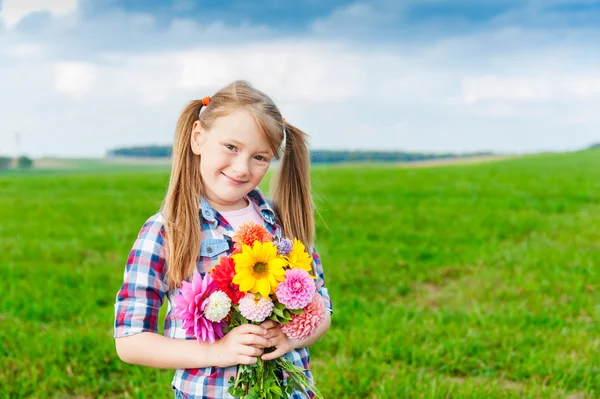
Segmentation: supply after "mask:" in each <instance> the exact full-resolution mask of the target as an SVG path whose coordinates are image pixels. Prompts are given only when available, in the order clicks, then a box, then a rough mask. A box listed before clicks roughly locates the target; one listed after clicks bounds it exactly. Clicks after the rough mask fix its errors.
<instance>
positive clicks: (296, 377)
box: [174, 222, 325, 399]
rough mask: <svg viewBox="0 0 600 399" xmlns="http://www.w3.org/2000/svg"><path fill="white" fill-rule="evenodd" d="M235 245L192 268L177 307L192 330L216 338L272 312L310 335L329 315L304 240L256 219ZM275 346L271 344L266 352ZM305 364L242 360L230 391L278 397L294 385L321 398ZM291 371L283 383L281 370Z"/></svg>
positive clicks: (247, 397)
mask: <svg viewBox="0 0 600 399" xmlns="http://www.w3.org/2000/svg"><path fill="white" fill-rule="evenodd" d="M233 242H234V251H233V253H232V255H231V256H226V257H222V258H221V259H219V263H218V265H217V266H215V267H214V268H213V269H212V270H211V271H210V273H207V274H205V275H204V278H202V276H201V275H200V274H199V273H194V276H193V278H192V282H191V283H190V282H187V281H183V283H182V288H181V293H180V294H179V295H177V296H176V297H175V299H174V300H175V309H174V312H175V315H176V316H177V317H179V318H180V319H182V326H183V328H184V329H185V330H186V333H187V334H188V336H193V337H194V338H196V339H197V340H198V341H199V342H210V343H213V342H215V340H217V339H219V338H221V337H223V336H224V335H225V334H226V333H227V332H228V331H230V330H231V329H233V328H234V327H237V326H240V325H242V324H245V323H253V324H260V323H262V322H263V321H266V320H273V321H275V322H276V323H279V324H280V327H281V330H282V332H283V333H284V334H285V335H287V336H288V337H289V338H291V339H294V340H302V339H306V338H308V337H309V336H311V335H312V334H313V333H314V332H315V331H316V330H317V327H318V326H319V325H320V324H321V322H322V321H323V320H324V318H325V304H324V302H323V299H322V297H321V295H319V294H318V293H317V290H316V285H315V281H314V280H315V277H314V276H313V275H312V257H311V256H310V255H309V254H308V253H307V252H306V249H305V247H304V244H302V243H301V242H300V241H299V240H297V239H293V240H290V239H288V238H278V237H273V236H272V235H271V234H269V232H268V231H267V229H265V228H264V227H263V226H260V225H258V224H256V223H254V222H250V223H244V224H242V225H241V226H240V228H239V229H238V231H237V232H236V233H235V235H234V236H233ZM270 350H272V349H271V348H267V349H266V352H268V351H270ZM304 372H305V370H304V369H303V368H301V367H298V366H296V365H294V364H292V363H291V362H289V361H287V360H285V359H284V358H283V357H280V358H277V359H273V360H266V361H265V360H262V359H259V360H258V362H257V363H256V364H252V365H239V367H238V372H237V378H235V379H234V378H233V377H232V378H231V380H230V381H229V382H230V384H231V386H230V387H229V393H230V394H232V395H233V396H237V397H242V398H244V399H259V398H260V399H276V398H281V397H287V396H289V395H290V394H291V393H292V391H293V390H298V391H300V392H304V393H305V394H306V395H307V396H308V394H307V390H310V391H312V392H313V393H314V394H315V395H316V397H317V398H322V395H321V394H320V393H319V391H318V390H317V388H316V387H315V386H314V384H313V383H312V382H311V381H310V380H309V379H308V378H307V377H306V375H305V374H304ZM284 375H287V379H286V381H285V383H284V381H283V376H284Z"/></svg>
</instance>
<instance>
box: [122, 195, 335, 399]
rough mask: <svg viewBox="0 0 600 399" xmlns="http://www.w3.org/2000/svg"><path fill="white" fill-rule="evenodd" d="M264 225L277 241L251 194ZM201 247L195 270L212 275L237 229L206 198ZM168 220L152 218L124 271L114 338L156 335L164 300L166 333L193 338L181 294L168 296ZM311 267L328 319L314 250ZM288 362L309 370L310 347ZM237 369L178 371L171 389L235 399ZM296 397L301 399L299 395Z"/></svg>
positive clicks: (270, 219) (268, 214)
mask: <svg viewBox="0 0 600 399" xmlns="http://www.w3.org/2000/svg"><path fill="white" fill-rule="evenodd" d="M248 197H249V198H250V200H251V201H252V203H253V204H254V205H255V206H256V208H257V210H259V213H260V214H261V215H262V217H263V219H264V221H265V227H266V228H267V229H268V230H269V232H270V233H271V234H273V235H275V236H281V229H280V227H279V225H278V223H277V221H276V220H275V213H274V212H273V209H272V208H271V206H270V205H269V203H268V202H267V200H266V199H265V198H264V197H263V195H262V193H261V192H260V190H259V189H258V188H257V189H255V190H253V191H251V192H250V193H249V194H248ZM200 208H201V214H200V218H201V226H202V242H201V249H200V257H199V259H198V263H197V265H196V269H197V270H198V272H200V273H205V272H207V271H210V269H211V268H212V267H213V266H215V265H216V264H217V263H218V261H219V258H220V257H221V256H225V255H230V254H231V252H232V250H233V245H232V240H231V237H232V236H233V233H234V231H233V228H232V227H231V226H230V225H229V223H228V222H227V221H226V220H225V219H224V218H223V217H222V216H221V215H220V214H219V213H218V212H217V211H215V210H214V209H213V208H212V207H211V206H210V205H209V204H208V203H207V202H206V201H205V200H204V199H202V200H201V204H200ZM165 240H166V238H165V228H164V218H163V216H162V215H161V213H157V214H155V215H154V216H152V217H150V218H149V219H148V220H147V221H146V223H145V224H144V226H143V227H142V229H141V231H140V233H139V235H138V237H137V240H136V241H135V243H134V245H133V248H132V250H131V252H130V253H129V258H128V259H127V264H126V266H125V273H124V282H123V286H122V287H121V289H120V290H119V292H118V293H117V298H116V304H115V330H114V336H115V338H117V337H126V336H129V335H133V334H138V333H141V332H146V331H148V332H153V333H157V332H158V313H159V309H160V307H161V305H162V304H163V301H164V300H165V296H166V299H167V301H168V309H167V315H166V319H165V325H164V334H165V336H167V337H169V338H174V339H194V338H191V337H186V334H185V330H184V329H183V328H182V327H181V320H179V319H177V318H175V316H174V315H173V314H172V310H173V308H174V307H175V303H174V301H173V298H174V297H175V296H176V295H177V294H178V293H179V289H174V290H171V291H169V290H168V286H167V283H166V279H165V272H166V267H167V265H166V242H165ZM312 257H313V266H314V270H315V271H316V275H317V280H316V284H317V289H318V292H319V293H320V294H321V296H322V297H323V299H324V300H325V305H326V308H327V311H328V312H329V314H331V313H332V306H331V300H330V298H329V293H328V291H327V288H325V281H324V277H323V267H322V265H321V261H320V259H319V255H318V254H317V252H316V251H314V250H313V251H312ZM284 357H285V358H286V359H287V360H289V361H290V362H292V363H294V364H295V365H297V366H300V367H302V368H304V369H306V370H307V371H306V375H307V376H308V377H309V378H311V379H312V375H311V373H310V371H309V352H308V348H300V349H296V350H293V351H292V352H290V353H287V354H286V355H284ZM236 373H237V367H236V366H233V367H227V368H219V367H207V368H200V369H177V371H176V372H175V376H174V377H173V381H172V385H173V388H174V389H176V390H177V391H179V393H181V394H183V395H184V396H185V397H188V398H198V399H200V398H202V399H213V398H214V399H221V398H234V397H233V396H231V395H230V394H229V392H228V391H227V390H228V388H229V378H230V377H235V376H236ZM292 397H293V398H302V395H301V394H300V393H298V392H295V393H294V395H293V396H292Z"/></svg>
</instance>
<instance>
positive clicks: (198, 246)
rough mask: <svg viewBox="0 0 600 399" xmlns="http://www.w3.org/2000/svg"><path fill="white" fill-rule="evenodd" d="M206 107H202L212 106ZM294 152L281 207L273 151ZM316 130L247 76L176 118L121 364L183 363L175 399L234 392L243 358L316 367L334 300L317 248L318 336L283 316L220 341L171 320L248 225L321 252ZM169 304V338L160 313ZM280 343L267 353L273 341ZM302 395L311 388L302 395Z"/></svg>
mask: <svg viewBox="0 0 600 399" xmlns="http://www.w3.org/2000/svg"><path fill="white" fill-rule="evenodd" d="M201 111H202V112H201ZM280 152H282V153H283V158H282V160H281V163H280V166H279V173H278V175H277V178H276V182H275V189H274V195H273V202H271V201H269V200H267V199H266V198H265V197H264V196H263V194H262V193H261V192H260V190H259V189H258V187H257V186H258V184H259V183H260V182H261V180H262V178H263V177H264V175H265V173H266V172H267V170H268V169H269V165H270V163H271V161H272V159H273V158H278V159H279V157H280ZM309 166H310V162H309V154H308V149H307V144H306V135H305V134H304V133H303V132H302V131H300V130H299V129H297V128H295V127H294V126H292V125H290V124H286V122H285V120H284V119H283V118H282V117H281V113H280V112H279V110H278V109H277V107H276V106H275V104H274V103H273V101H272V100H271V99H270V98H269V97H268V96H267V95H265V94H264V93H262V92H260V91H259V90H257V89H255V88H253V87H252V86H250V84H248V83H247V82H243V81H235V82H233V83H231V84H229V85H228V86H226V87H224V88H223V89H221V90H219V91H218V92H217V93H216V94H215V95H214V96H213V97H205V98H204V99H202V100H197V101H192V102H191V103H190V104H189V105H188V106H187V107H186V108H185V109H184V110H183V112H182V114H181V116H180V118H179V121H178V123H177V129H176V132H175V141H174V143H173V166H172V170H171V178H170V182H169V188H168V191H167V194H166V197H165V199H164V202H163V205H162V208H161V211H160V212H159V213H157V214H155V215H154V216H152V217H150V218H149V219H148V220H147V221H146V223H145V224H144V225H143V227H142V229H141V231H140V233H139V235H138V238H137V240H136V241H135V243H134V245H133V249H132V250H131V252H130V254H129V258H128V260H127V264H126V267H125V275H124V283H123V286H122V287H121V289H120V291H119V292H118V294H117V298H116V304H115V333H114V336H115V340H116V349H117V353H118V355H119V358H121V360H123V361H125V362H127V363H131V364H139V365H144V366H150V367H158V368H176V369H177V371H176V373H175V376H174V378H173V381H172V386H173V389H174V390H175V397H176V398H203V399H210V398H215V399H217V398H219V399H220V398H233V397H232V396H231V395H230V394H229V393H228V388H229V379H230V378H231V377H235V375H236V373H237V365H239V364H253V363H256V361H257V360H258V358H259V357H262V359H265V360H270V359H274V358H277V357H279V356H285V357H286V359H287V360H289V361H291V362H293V363H294V364H295V365H297V366H300V367H303V368H304V369H306V370H307V371H306V374H307V376H308V377H309V378H312V376H311V374H310V371H308V370H309V353H308V349H307V347H308V346H309V345H311V344H313V343H314V342H316V341H317V340H318V339H319V338H320V337H321V336H322V335H323V334H325V332H326V331H327V330H328V328H329V325H330V323H331V300H330V298H329V294H328V292H327V289H326V288H325V283H324V279H323V269H322V266H321V262H320V260H319V256H318V255H317V253H316V252H315V251H314V249H313V250H312V257H313V260H314V262H313V268H314V272H315V275H316V276H317V280H316V283H317V289H318V291H319V293H320V294H321V295H322V296H323V299H324V300H325V304H326V308H327V310H328V312H327V313H328V314H327V315H326V318H325V321H324V322H323V323H322V324H321V325H320V327H319V328H318V330H317V332H316V333H315V334H314V335H313V336H311V337H309V338H307V339H305V340H302V341H294V340H291V339H289V338H288V337H287V336H286V335H285V334H283V333H282V331H281V329H280V328H279V327H278V325H277V324H276V323H275V322H273V321H266V322H264V323H262V324H261V325H260V326H259V325H253V324H247V325H243V326H240V327H236V328H234V329H233V330H231V331H230V332H229V333H228V334H226V335H225V336H224V337H223V338H222V339H220V340H218V341H217V342H215V343H214V344H208V343H198V342H197V341H196V340H194V339H193V338H191V337H186V335H185V331H184V330H183V329H182V326H181V321H180V320H178V319H176V318H175V317H174V316H172V312H171V311H172V309H173V307H174V302H173V298H174V296H175V295H177V294H178V292H179V289H178V288H179V287H181V282H182V280H184V279H189V278H191V276H192V274H193V272H194V270H197V271H198V272H200V273H205V272H208V271H210V269H211V268H212V267H213V266H215V265H216V264H217V263H218V261H219V258H220V257H221V256H224V255H229V254H230V253H231V252H232V251H233V245H232V236H233V233H234V230H235V229H237V227H238V226H239V225H240V224H241V223H243V222H245V221H256V222H258V223H261V224H263V225H264V226H265V227H266V228H267V229H268V230H269V232H270V233H271V234H273V235H275V236H287V237H297V238H298V239H299V240H301V241H302V242H304V243H305V245H306V247H307V248H314V247H313V242H314V230H315V229H314V215H313V211H314V210H313V203H312V199H311V194H310V178H309V177H310V176H309ZM165 299H167V301H168V310H167V315H166V319H165V326H164V332H165V336H162V335H159V334H158V333H157V331H158V328H157V327H158V326H157V324H158V313H159V309H160V307H161V305H162V303H163V301H164V300H165ZM269 347H275V350H274V351H273V352H271V353H267V354H264V355H263V350H264V348H269ZM292 397H293V398H301V397H302V395H301V394H300V393H298V392H294V394H293V395H292Z"/></svg>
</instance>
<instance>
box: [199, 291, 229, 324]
mask: <svg viewBox="0 0 600 399" xmlns="http://www.w3.org/2000/svg"><path fill="white" fill-rule="evenodd" d="M230 309H231V299H229V297H228V296H227V294H225V293H224V292H223V291H215V292H213V293H212V294H210V296H209V297H208V304H207V305H206V308H205V309H204V317H206V318H207V319H208V320H210V321H212V322H214V323H218V322H220V321H221V320H223V319H224V318H225V316H227V314H228V313H229V310H230Z"/></svg>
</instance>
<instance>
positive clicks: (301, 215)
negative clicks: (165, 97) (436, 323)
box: [161, 80, 315, 289]
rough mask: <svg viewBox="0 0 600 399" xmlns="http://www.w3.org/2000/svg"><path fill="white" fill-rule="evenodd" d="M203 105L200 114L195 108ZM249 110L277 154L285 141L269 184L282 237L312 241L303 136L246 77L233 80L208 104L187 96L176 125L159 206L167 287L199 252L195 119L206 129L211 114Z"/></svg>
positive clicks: (181, 276) (182, 274)
mask: <svg viewBox="0 0 600 399" xmlns="http://www.w3.org/2000/svg"><path fill="white" fill-rule="evenodd" d="M202 108H205V109H204V111H202V113H200V111H201V110H202ZM239 108H243V109H245V110H247V111H249V112H250V113H251V114H252V116H253V117H254V120H255V121H256V124H257V125H258V127H259V130H260V131H261V132H262V133H263V134H264V135H265V137H266V138H267V141H268V142H269V145H270V147H271V150H272V151H273V153H274V154H275V157H276V158H277V159H279V158H280V154H279V153H280V149H281V146H282V142H283V140H284V129H285V145H284V147H283V158H282V159H281V162H280V165H279V170H278V172H277V174H276V175H275V179H274V182H273V184H272V190H271V191H272V193H273V205H274V208H275V209H274V210H275V213H276V215H277V218H278V220H279V223H280V225H281V228H282V233H283V235H284V236H286V237H296V238H298V239H299V240H300V241H302V242H303V243H304V244H306V245H307V247H308V248H310V247H311V246H312V244H313V242H314V235H315V226H314V206H313V202H312V197H311V191H310V157H309V152H308V144H307V136H306V134H305V133H304V132H302V131H301V130H300V129H298V128H296V127H294V126H292V125H290V124H289V123H287V122H285V121H284V120H283V118H282V116H281V113H280V112H279V109H278V108H277V106H276V105H275V104H274V103H273V100H271V98H270V97H269V96H267V95H266V94H264V93H263V92H261V91H259V90H257V89H255V88H254V87H252V86H251V85H250V84H249V83H248V82H245V81H239V80H238V81H234V82H232V83H230V84H229V85H227V86H225V87H224V88H222V89H221V90H219V91H218V92H217V93H215V94H214V95H213V96H212V97H211V100H210V103H209V104H208V106H206V107H204V106H203V104H202V100H194V101H191V102H190V103H189V104H188V105H187V107H185V108H184V110H183V111H182V113H181V115H180V117H179V121H178V122H177V127H176V130H175V140H174V142H173V154H172V157H173V164H172V168H171V177H170V180H169V188H168V190H167V194H166V196H165V199H164V201H163V204H162V207H161V211H162V214H163V217H164V218H165V221H166V222H165V229H166V242H167V265H168V267H167V281H168V284H169V289H173V288H176V287H179V286H181V281H183V280H185V279H186V278H188V277H189V276H191V275H192V274H193V272H194V270H195V268H196V264H197V262H198V257H199V255H200V241H201V239H202V230H201V226H200V216H199V206H200V197H201V196H202V195H203V194H204V187H203V185H202V176H201V174H200V156H199V155H196V154H194V153H193V152H192V149H191V145H190V140H191V134H192V129H193V126H194V122H196V121H199V122H200V125H201V126H202V127H203V128H204V129H205V130H210V128H211V127H212V125H213V123H214V122H215V120H216V119H218V118H220V117H223V116H226V115H228V114H229V113H231V112H232V111H233V110H235V109H239Z"/></svg>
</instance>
